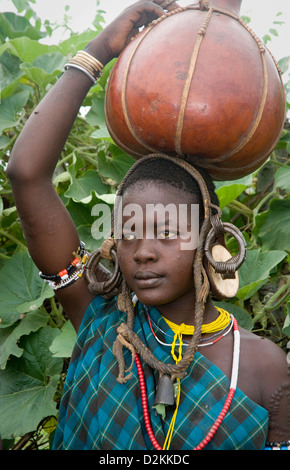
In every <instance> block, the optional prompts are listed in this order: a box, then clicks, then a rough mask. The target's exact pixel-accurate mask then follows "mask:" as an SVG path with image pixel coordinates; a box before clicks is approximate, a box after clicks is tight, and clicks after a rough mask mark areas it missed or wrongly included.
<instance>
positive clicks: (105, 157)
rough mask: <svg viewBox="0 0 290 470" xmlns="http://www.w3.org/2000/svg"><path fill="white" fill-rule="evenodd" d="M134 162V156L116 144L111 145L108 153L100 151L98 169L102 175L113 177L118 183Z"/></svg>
mask: <svg viewBox="0 0 290 470" xmlns="http://www.w3.org/2000/svg"><path fill="white" fill-rule="evenodd" d="M109 155H110V156H109ZM133 164H134V160H133V158H132V157H130V156H129V155H127V154H126V153H124V152H123V151H122V150H121V149H119V148H118V147H117V146H116V145H114V144H112V145H110V146H109V148H108V152H107V154H105V153H104V152H99V153H98V171H99V173H100V175H101V176H103V177H104V178H112V179H113V180H115V181H116V182H117V183H120V182H121V181H122V179H123V178H124V176H125V174H126V173H127V172H128V171H129V169H130V168H131V166H132V165H133Z"/></svg>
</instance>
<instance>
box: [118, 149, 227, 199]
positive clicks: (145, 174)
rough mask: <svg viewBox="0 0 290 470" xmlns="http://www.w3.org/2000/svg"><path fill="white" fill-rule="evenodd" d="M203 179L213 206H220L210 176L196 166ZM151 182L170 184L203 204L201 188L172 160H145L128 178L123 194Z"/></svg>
mask: <svg viewBox="0 0 290 470" xmlns="http://www.w3.org/2000/svg"><path fill="white" fill-rule="evenodd" d="M195 168H196V169H197V170H198V171H199V173H200V174H201V176H202V177H203V179H204V181H205V183H206V186H207V189H208V192H209V195H210V200H211V202H212V204H214V205H216V206H219V200H218V197H217V195H216V193H215V185H214V183H213V181H212V179H211V177H210V176H209V174H208V173H207V172H206V171H205V170H204V169H203V168H200V167H198V166H196V165H195ZM144 181H148V182H149V181H150V182H154V183H157V184H158V183H159V184H168V185H170V186H173V187H174V188H177V189H180V190H183V191H185V192H187V193H189V194H192V195H193V196H195V197H196V196H197V197H198V202H199V203H201V204H203V200H202V195H201V192H200V188H199V185H198V183H197V182H196V180H195V179H194V178H193V177H192V176H191V175H190V174H189V173H188V172H187V171H186V170H185V169H184V168H182V167H181V166H179V165H177V164H176V163H174V162H173V161H171V160H165V159H162V158H158V157H156V158H152V159H150V160H144V162H143V163H142V164H141V165H138V166H137V167H136V169H135V170H134V171H133V172H132V173H131V174H130V175H129V176H128V178H127V180H126V182H125V184H124V187H123V191H122V192H123V194H124V193H125V192H126V191H127V190H128V189H129V188H132V187H133V186H135V185H136V184H137V183H138V182H144Z"/></svg>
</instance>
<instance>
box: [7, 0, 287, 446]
mask: <svg viewBox="0 0 290 470" xmlns="http://www.w3.org/2000/svg"><path fill="white" fill-rule="evenodd" d="M13 3H14V5H15V6H16V8H17V9H18V14H14V13H5V12H4V13H1V14H0V82H1V100H0V196H1V197H0V290H1V294H0V436H1V437H2V439H4V445H5V446H6V448H8V447H9V448H13V446H14V445H15V443H17V441H18V440H19V438H20V437H22V436H25V435H26V434H27V433H31V432H32V433H34V434H33V437H34V442H37V443H38V445H39V447H40V448H41V447H42V446H44V447H45V446H47V445H48V444H47V443H48V442H49V441H51V438H50V437H49V434H50V433H51V432H52V431H53V430H54V427H55V422H56V419H55V417H57V404H58V402H59V400H60V397H61V394H62V388H63V383H64V379H65V373H66V370H67V363H68V359H69V357H70V355H71V352H72V348H73V344H74V341H75V337H76V335H75V332H74V330H73V328H72V325H71V323H70V322H69V321H66V319H65V316H64V315H63V312H62V308H61V306H60V305H58V304H57V303H56V301H55V299H54V296H53V292H52V290H51V289H50V288H49V287H48V286H47V284H45V283H44V282H43V281H42V280H41V279H40V277H39V275H38V270H37V268H36V267H35V266H34V264H33V262H32V260H31V258H30V256H29V254H28V252H27V247H26V242H25V240H24V237H23V233H22V230H21V227H20V224H19V220H18V215H17V210H16V208H15V205H14V201H13V197H12V193H11V187H10V183H9V181H8V178H7V175H6V173H5V168H6V165H7V161H8V159H9V155H10V153H11V149H12V147H13V145H14V142H15V140H16V138H17V136H18V135H19V133H20V132H21V130H22V128H23V125H24V124H25V122H26V120H27V118H28V117H29V115H30V114H31V112H32V110H33V109H34V108H35V106H36V105H37V103H39V101H40V100H41V99H42V98H43V96H45V94H46V93H47V92H48V90H49V89H50V88H51V86H52V85H53V84H54V83H55V81H56V80H57V79H58V77H59V76H60V74H61V73H62V71H63V66H64V64H65V63H66V61H67V57H68V56H71V55H73V54H75V53H76V52H77V50H79V49H82V48H83V47H84V46H85V45H86V44H87V43H88V42H89V41H90V40H91V39H92V38H94V37H95V36H96V35H97V34H98V32H99V31H100V30H101V23H102V12H101V11H98V12H97V15H96V18H95V20H94V21H93V26H92V27H91V29H88V30H87V31H85V32H83V33H82V34H78V35H76V34H74V33H72V32H71V31H70V37H69V38H68V39H66V40H65V41H63V42H61V43H60V44H58V45H55V46H48V45H45V44H43V43H42V42H40V41H41V40H42V39H43V38H44V37H45V36H47V35H49V34H50V33H51V31H52V29H53V25H50V24H49V23H48V22H45V23H44V24H42V23H41V21H40V20H39V19H38V18H37V17H36V15H35V13H34V11H33V9H32V6H31V4H33V3H34V2H33V1H32V0H31V1H29V0H13ZM97 4H98V2H97ZM270 34H272V35H273V34H274V30H273V31H270ZM275 34H276V33H275ZM288 64H289V58H285V59H283V60H282V61H281V63H280V67H281V69H282V70H283V71H285V72H287V68H288ZM112 65H113V63H111V64H109V65H108V66H107V67H106V68H105V71H104V75H103V77H102V78H101V79H100V80H99V82H98V83H97V84H96V85H95V86H94V87H92V88H91V90H90V92H89V94H88V95H87V97H86V99H85V102H84V106H83V108H82V110H81V112H80V114H79V116H78V118H77V120H76V122H75V125H74V127H73V129H72V132H71V134H70V136H69V139H68V141H67V143H66V145H65V148H64V150H63V153H62V155H61V158H60V161H59V163H58V165H57V168H56V170H55V173H54V177H53V184H54V186H55V189H56V191H57V192H58V194H59V196H60V197H61V199H62V201H63V202H64V204H65V205H66V207H67V209H68V210H69V212H70V214H71V216H72V218H73V220H74V222H75V224H76V226H77V229H78V231H79V234H80V238H81V239H82V240H83V241H84V242H85V243H86V246H87V249H88V250H89V251H93V250H95V249H96V248H97V247H99V246H100V244H101V242H102V238H101V239H99V240H97V239H96V238H95V237H94V236H93V234H94V229H95V228H96V225H95V224H96V218H97V216H98V212H97V210H96V207H98V206H97V204H100V203H102V204H104V203H105V204H107V205H109V206H110V207H112V204H113V203H114V195H115V192H116V188H117V186H118V184H119V183H120V181H121V180H122V178H123V176H124V175H125V174H126V172H127V171H128V169H129V168H130V167H131V165H132V163H133V160H132V158H131V157H129V156H128V155H126V154H125V153H124V152H123V151H122V150H120V149H119V148H118V147H117V146H116V145H115V144H114V142H113V141H112V140H111V138H110V136H109V134H108V130H107V128H106V125H105V118H104V96H105V89H106V82H107V78H108V75H109V73H110V69H111V67H112ZM289 89H290V84H289V83H286V84H285V90H286V95H287V97H288V101H289ZM287 106H288V108H289V103H288V105H287ZM289 128H290V126H289V124H288V123H285V129H284V131H283V134H282V136H281V139H280V141H279V143H278V145H277V147H276V149H275V151H274V152H273V154H272V155H271V157H270V158H269V161H268V162H267V163H266V164H265V165H264V166H263V168H261V169H260V170H259V171H257V172H256V173H254V174H252V175H250V176H247V177H245V178H242V179H240V180H238V181H231V182H218V183H217V184H216V188H217V194H218V197H219V200H220V204H221V208H222V210H223V220H224V221H230V222H232V223H235V224H236V225H237V226H238V227H239V228H240V229H241V230H242V232H243V233H244V236H245V238H246V240H247V243H248V254H247V260H246V262H245V263H244V265H243V266H242V268H241V270H240V290H239V292H238V295H237V296H236V298H234V299H232V301H231V302H227V303H226V308H227V309H228V310H230V311H231V312H232V313H233V314H234V315H235V316H236V317H237V319H238V321H239V323H240V325H241V326H243V327H244V328H246V329H249V330H252V331H254V332H257V333H258V334H261V335H263V336H268V337H269V338H270V339H272V340H273V341H275V342H277V343H278V344H279V345H280V346H281V347H282V348H286V344H287V341H288V340H287V336H289V335H290V300H289V290H290V281H289V264H288V263H289V259H290V257H289V251H290V246H289V243H290V241H289V240H290V238H289V233H290V215H289V214H290V210H289V209H290V199H289V196H288V195H289V187H290V166H289V152H290V131H289ZM105 222H106V221H104V226H105V225H106V223H105ZM99 228H100V227H99ZM106 235H107V233H103V236H104V237H105V236H106ZM227 243H228V247H229V249H230V250H231V251H232V252H233V253H235V251H236V250H237V246H236V243H235V242H234V241H233V240H232V239H229V240H227ZM218 304H219V305H221V306H225V303H224V302H219V303H218ZM51 417H53V418H51ZM27 441H28V444H27V447H26V448H30V447H29V446H30V445H31V444H30V442H29V440H28V439H27ZM23 442H24V441H23Z"/></svg>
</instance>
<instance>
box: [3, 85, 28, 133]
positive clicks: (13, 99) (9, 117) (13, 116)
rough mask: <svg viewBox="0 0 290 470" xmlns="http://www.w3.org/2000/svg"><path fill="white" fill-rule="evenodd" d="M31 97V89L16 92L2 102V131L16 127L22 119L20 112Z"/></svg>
mask: <svg viewBox="0 0 290 470" xmlns="http://www.w3.org/2000/svg"><path fill="white" fill-rule="evenodd" d="M28 98H29V90H26V91H21V92H20V93H15V94H14V95H12V96H9V97H8V98H4V99H3V100H2V101H1V102H0V132H3V131H4V130H5V129H9V128H10V127H15V126H17V124H18V123H19V121H20V117H19V116H18V113H19V112H20V111H21V110H22V108H23V107H24V105H25V104H26V102H27V100H28Z"/></svg>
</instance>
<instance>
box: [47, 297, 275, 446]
mask: <svg viewBox="0 0 290 470" xmlns="http://www.w3.org/2000/svg"><path fill="white" fill-rule="evenodd" d="M137 305H138V314H137V315H136V320H135V327H134V330H135V332H136V333H137V334H138V335H139V337H140V338H141V339H142V341H144V342H145V344H146V343H147V345H148V346H149V348H150V349H151V351H152V352H153V353H154V354H155V356H156V357H157V358H158V359H159V360H161V361H165V362H167V363H170V362H171V363H172V362H173V360H172V358H171V354H170V348H169V347H166V346H162V345H160V344H159V343H158V342H157V341H156V339H155V338H154V336H153V334H152V332H151V330H150V327H149V324H148V321H147V317H146V314H145V312H144V308H143V306H142V305H141V304H140V303H138V304H137ZM136 308H137V307H136ZM150 317H151V319H152V321H153V322H154V323H155V324H156V325H157V326H158V327H160V328H161V330H163V331H164V332H166V333H168V334H169V335H171V337H173V335H172V331H171V330H170V329H169V327H168V326H167V324H166V322H165V321H164V320H163V318H162V316H161V315H160V314H159V312H158V311H157V310H156V309H155V308H151V309H150ZM122 321H125V315H124V314H123V313H121V312H120V311H118V310H117V307H116V302H115V300H110V301H105V300H104V299H102V298H101V297H96V298H95V299H94V300H93V302H92V303H91V305H90V306H89V307H88V309H87V311H86V314H85V317H84V320H83V323H82V326H81V329H80V332H79V335H78V339H77V343H76V346H75V349H74V352H73V356H72V359H71V364H70V367H69V370H68V375H67V380H66V385H65V390H64V394H63V399H62V403H61V408H60V413H59V425H58V428H57V431H56V435H55V441H54V449H56V450H63V449H71V450H93V449H95V450H153V447H152V444H151V442H150V440H149V438H148V436H147V433H146V430H145V425H144V419H143V412H142V404H141V397H140V387H139V381H138V374H137V369H136V365H134V368H133V372H134V377H133V378H132V379H131V380H129V382H127V384H126V385H121V384H118V383H117V381H116V377H117V375H118V365H117V361H116V359H115V357H114V356H113V354H112V344H113V342H114V340H115V338H116V329H117V327H118V325H119V324H120V323H121V322H122ZM158 336H159V337H160V339H161V341H164V342H170V341H168V338H167V339H166V338H164V337H162V334H161V333H160V332H158ZM124 351H125V357H126V363H127V364H128V365H129V364H130V363H131V354H130V352H129V351H127V350H126V349H124ZM143 370H144V375H145V379H146V386H147V397H148V407H149V410H150V413H151V424H152V428H153V431H154V434H155V437H156V439H157V441H158V442H159V444H160V445H161V446H163V443H164V441H165V437H166V435H167V431H168V427H169V424H170V422H171V417H172V414H173V411H174V407H172V408H173V409H172V410H167V412H166V418H165V419H163V418H162V417H161V416H160V415H159V414H156V412H155V410H153V409H152V407H153V403H154V396H155V389H156V379H157V375H156V372H154V373H153V372H152V370H151V369H150V368H149V367H148V366H147V365H146V364H143ZM228 390H229V380H228V378H227V377H226V376H225V375H224V374H223V373H222V372H221V371H220V369H219V368H217V367H216V366H215V365H214V364H212V363H211V362H210V361H208V360H207V359H206V358H205V357H204V356H203V355H202V354H200V353H196V355H195V358H194V361H193V364H192V366H191V367H190V370H189V371H188V375H187V376H186V377H185V378H184V379H182V381H181V401H180V405H179V409H178V413H177V418H176V423H175V428H174V434H173V438H172V443H171V449H170V450H191V449H193V448H194V447H195V446H196V445H197V444H199V442H200V441H201V440H202V439H203V438H204V437H205V436H206V435H207V433H208V431H209V429H210V428H211V426H212V424H213V423H214V421H215V419H216V418H217V416H218V415H219V413H220V411H221V409H222V406H223V404H224V401H225V399H226V396H227V393H228ZM267 426H268V413H267V411H266V410H265V409H264V408H262V407H260V406H258V405H257V404H256V403H254V402H253V401H252V400H250V399H249V398H248V397H247V396H245V394H244V393H243V392H241V391H240V390H239V389H238V390H237V391H236V393H235V395H234V399H233V402H232V404H231V407H230V410H229V412H228V413H227V415H226V417H225V419H224V421H223V423H222V426H221V427H220V428H219V430H218V431H217V433H216V435H215V436H214V438H213V440H212V441H211V442H210V443H209V444H208V445H207V446H206V448H205V449H206V450H217V449H219V450H257V449H263V448H264V444H265V440H266V435H267Z"/></svg>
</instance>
